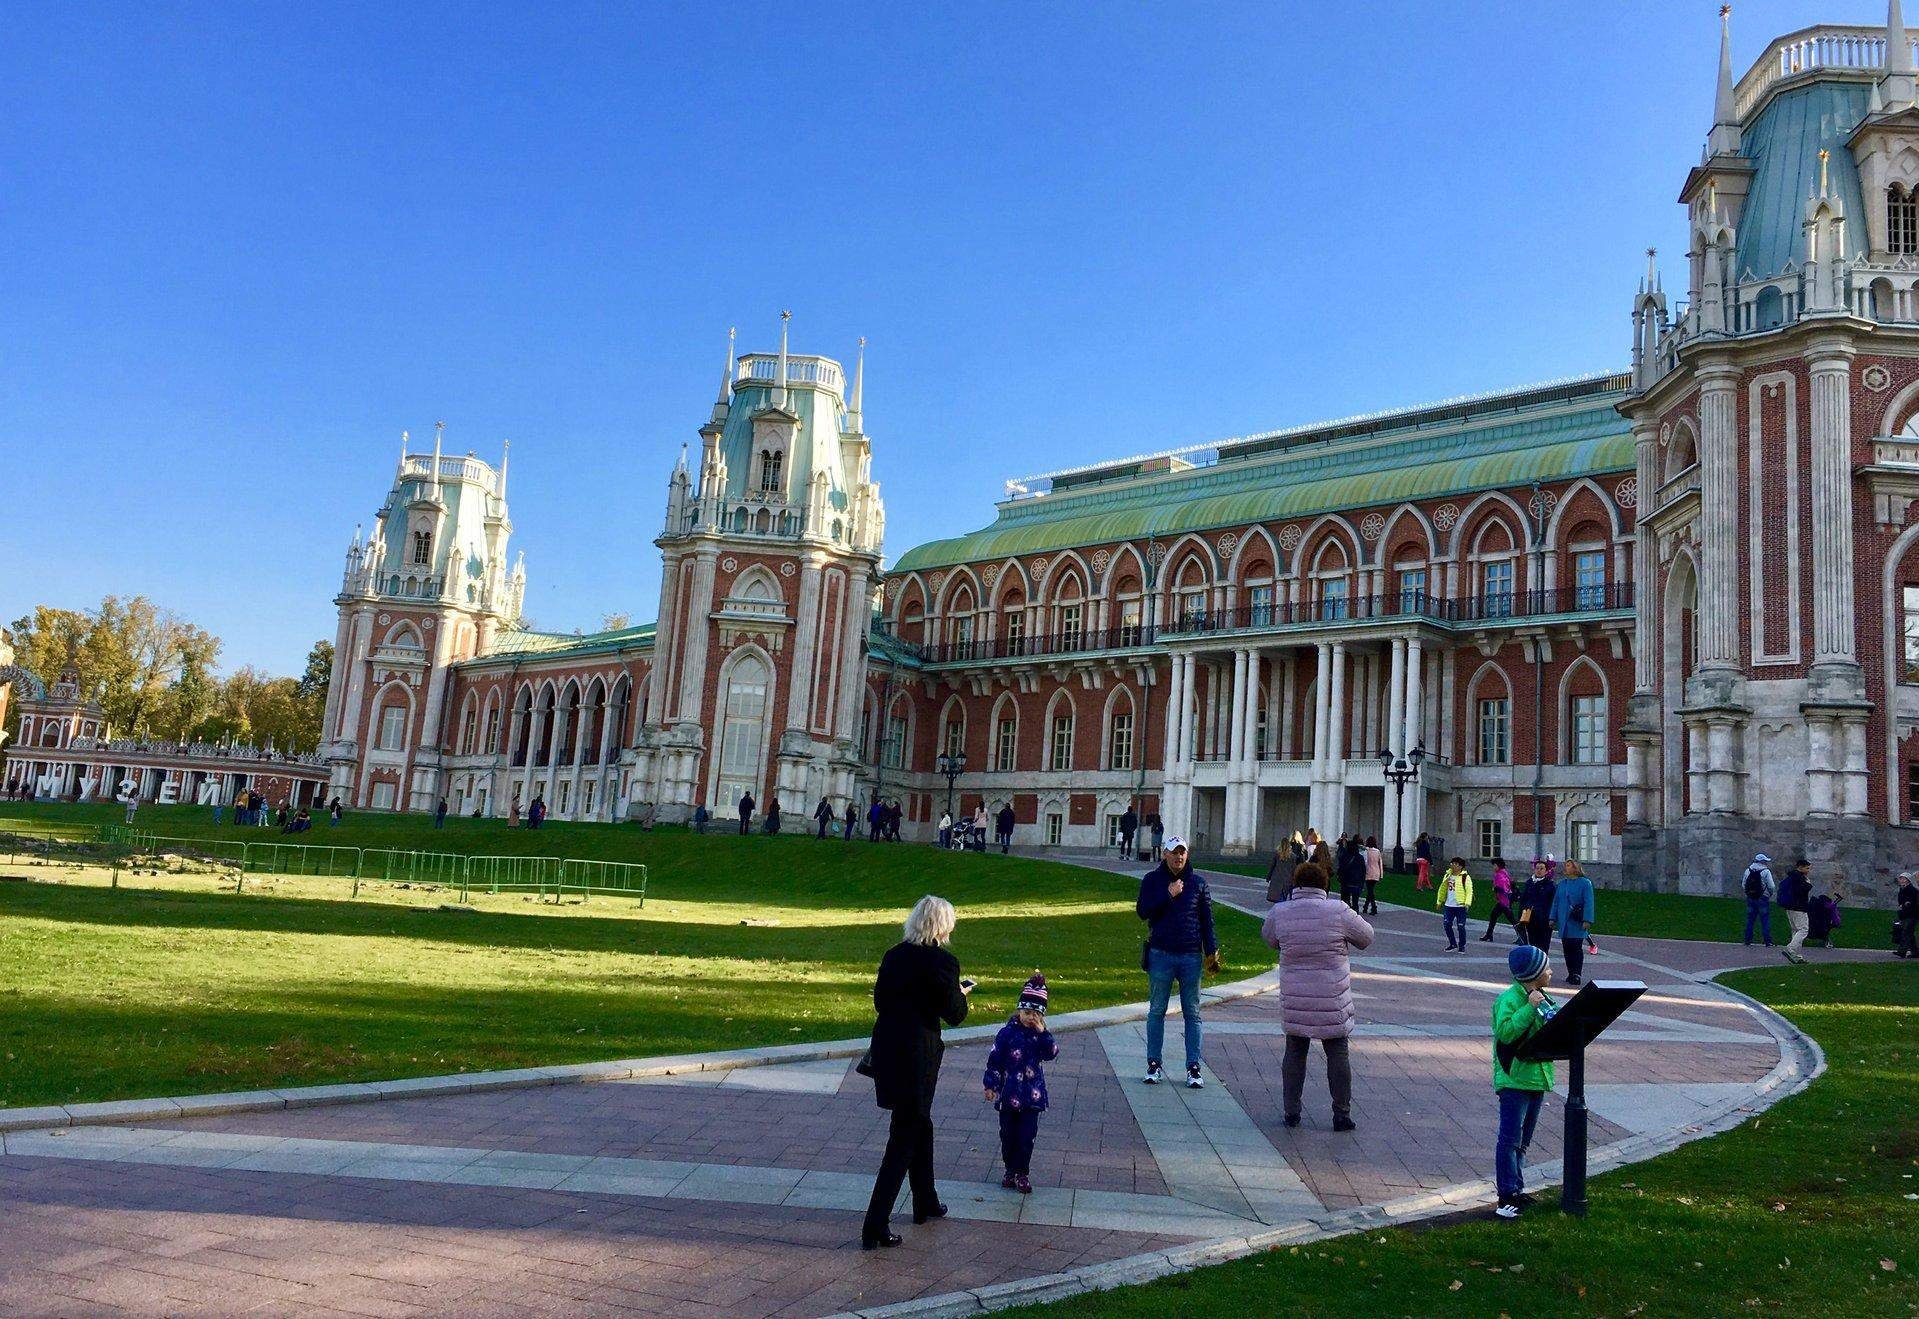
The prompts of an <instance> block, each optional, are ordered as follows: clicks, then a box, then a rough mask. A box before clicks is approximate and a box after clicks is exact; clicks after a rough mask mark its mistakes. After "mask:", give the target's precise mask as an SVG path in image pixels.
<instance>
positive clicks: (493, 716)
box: [482, 710, 500, 754]
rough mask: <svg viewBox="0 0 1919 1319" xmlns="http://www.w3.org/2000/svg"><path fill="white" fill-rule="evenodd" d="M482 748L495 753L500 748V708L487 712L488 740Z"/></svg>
mask: <svg viewBox="0 0 1919 1319" xmlns="http://www.w3.org/2000/svg"><path fill="white" fill-rule="evenodd" d="M482 750H485V751H487V752H489V753H494V754H497V753H498V752H499V750H500V712H499V711H498V710H488V711H487V712H486V742H485V744H484V745H483V747H482Z"/></svg>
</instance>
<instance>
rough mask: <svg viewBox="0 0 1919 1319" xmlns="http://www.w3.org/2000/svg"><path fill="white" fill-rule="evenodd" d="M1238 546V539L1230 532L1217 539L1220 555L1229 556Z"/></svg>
mask: <svg viewBox="0 0 1919 1319" xmlns="http://www.w3.org/2000/svg"><path fill="white" fill-rule="evenodd" d="M1238 546H1239V537H1238V536H1235V535H1234V534H1233V533H1232V532H1230V531H1229V532H1227V533H1226V534H1225V535H1224V536H1221V537H1220V538H1219V552H1220V553H1221V554H1222V555H1226V554H1231V553H1232V552H1233V551H1234V550H1235V549H1236V548H1238Z"/></svg>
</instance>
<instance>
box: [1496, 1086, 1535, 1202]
mask: <svg viewBox="0 0 1919 1319" xmlns="http://www.w3.org/2000/svg"><path fill="white" fill-rule="evenodd" d="M1494 1093H1496V1094H1497V1095H1498V1096H1499V1143H1498V1145H1497V1146H1495V1147H1494V1149H1493V1180H1494V1182H1496V1183H1497V1184H1498V1187H1499V1198H1500V1200H1501V1201H1506V1200H1510V1199H1512V1198H1513V1197H1514V1196H1516V1195H1518V1194H1519V1193H1520V1192H1521V1191H1523V1190H1524V1189H1525V1188H1526V1183H1525V1174H1524V1172H1523V1171H1522V1168H1521V1165H1522V1161H1523V1160H1524V1159H1525V1157H1526V1148H1527V1146H1529V1145H1531V1144H1532V1143H1533V1128H1534V1127H1535V1126H1536V1125H1538V1123H1539V1106H1540V1105H1541V1104H1542V1103H1544V1102H1545V1100H1546V1092H1545V1091H1544V1090H1498V1091H1495V1092H1494Z"/></svg>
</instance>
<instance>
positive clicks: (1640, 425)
mask: <svg viewBox="0 0 1919 1319" xmlns="http://www.w3.org/2000/svg"><path fill="white" fill-rule="evenodd" d="M1632 434H1633V449H1634V454H1635V456H1636V458H1637V461H1638V468H1637V471H1636V472H1635V474H1634V480H1635V481H1636V482H1637V484H1638V487H1639V496H1638V499H1637V501H1636V507H1635V509H1634V524H1635V526H1636V527H1637V530H1636V531H1635V532H1634V533H1633V546H1632V581H1633V691H1634V692H1635V693H1639V694H1646V695H1650V694H1651V693H1652V692H1653V691H1654V690H1655V689H1656V688H1657V687H1658V685H1659V645H1658V637H1659V619H1658V615H1657V613H1656V610H1655V606H1656V603H1657V600H1658V595H1659V593H1658V592H1657V591H1655V590H1654V589H1653V578H1654V569H1653V536H1652V532H1651V531H1650V530H1648V529H1647V528H1646V525H1645V523H1644V522H1643V521H1642V520H1641V515H1643V514H1645V513H1647V512H1650V511H1651V509H1652V502H1653V493H1654V492H1655V491H1656V490H1657V489H1658V483H1659V475H1658V461H1659V427H1658V426H1657V424H1655V423H1654V422H1653V421H1652V420H1651V419H1647V420H1644V421H1640V422H1637V423H1636V424H1635V425H1634V426H1633V432H1632Z"/></svg>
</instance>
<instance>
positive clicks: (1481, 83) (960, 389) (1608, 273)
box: [0, 0, 1884, 671]
mask: <svg viewBox="0 0 1919 1319" xmlns="http://www.w3.org/2000/svg"><path fill="white" fill-rule="evenodd" d="M536 10H538V11H539V12H535V11H536ZM1716 10H1717V5H1716V4H1715V3H1710V2H1709V0H1655V2H1648V3H1607V4H1589V3H1570V2H1561V3H1553V2H1551V0H1531V2H1530V3H1524V4H1503V5H1495V4H1486V3H1482V4H1473V5H1467V4H1441V3H1434V4H1395V3H1382V4H1368V5H1352V4H1335V3H1311V4H1283V5H1282V4H1277V3H1269V4H1262V5H1249V6H1244V7H1232V6H1228V5H1206V6H1178V5H1155V6H1146V5H1131V6H1129V5H1121V4H1091V3H1088V4H1064V5H1057V6H1035V5H1028V4H1013V5H1006V6H1003V7H999V6H986V5H975V4H962V5H950V6H934V5H871V4H849V5H803V6H802V5H733V6H722V5H709V4H700V5H692V4H689V5H686V6H683V7H668V6H665V5H657V6H656V5H639V4H632V5H612V4H607V5H584V4H559V5H550V6H542V7H528V6H521V5H487V4H480V3H461V4H449V5H440V6H435V5H426V4H408V5H394V4H383V5H376V4H367V5H361V6H352V7H348V6H343V5H334V4H327V5H313V6H294V5H250V4H249V5H238V4H236V5H232V6H211V7H184V6H181V7H176V6H144V7H141V6H133V5H127V4H112V5H103V6H99V7H89V6H86V5H82V4H79V3H59V4H53V3H47V4H41V5H39V6H36V7H33V8H28V7H25V6H22V7H17V8H14V9H12V10H11V11H10V12H9V15H8V21H7V29H8V30H7V33H6V36H5V39H4V41H3V42H0V85H4V86H5V87H6V89H7V95H6V101H7V106H8V109H7V113H6V114H5V115H0V620H10V619H12V618H14V617H17V616H18V615H19V614H21V613H23V612H25V611H26V610H27V609H28V608H30V607H31V606H33V605H35V604H38V603H50V604H59V605H68V606H74V607H82V606H86V605H88V604H91V603H93V602H95V601H97V600H98V598H99V597H100V596H101V595H102V594H103V593H105V592H109V591H116V592H122V593H129V594H131V593H135V592H143V593H145V594H147V595H149V596H151V597H153V598H154V599H155V600H156V601H159V602H160V603H162V604H164V605H167V606H169V607H171V608H173V609H176V610H178V611H180V612H181V613H183V614H186V615H187V616H189V617H191V618H192V619H194V620H195V621H197V622H199V623H201V624H203V625H205V626H207V627H210V628H212V629H213V630H214V631H216V632H217V633H218V634H220V635H221V636H222V637H224V638H225V639H226V643H227V648H226V652H225V661H226V663H227V664H228V665H236V664H241V663H253V664H259V665H263V666H266V667H269V668H272V669H275V670H281V671H293V670H297V666H298V664H299V662H300V660H301V658H302V656H303V655H304V653H305V651H306V649H307V647H308V646H309V645H311V643H312V642H313V641H314V640H316V639H318V638H320V637H322V636H326V637H331V636H332V634H333V628H334V612H333V607H332V603H331V601H332V596H333V593H334V592H335V591H336V590H337V588H338V585H339V576H340V569H341V563H342V559H341V556H342V553H343V551H344V549H345V547H346V544H347V541H348V538H349V537H350V536H351V534H352V532H353V527H354V524H355V523H356V522H367V521H370V519H371V515H372V512H373V510H374V509H375V508H376V507H377V505H378V503H379V501H380V500H381V498H382V497H383V496H384V494H385V492H386V490H387V488H388V486H389V484H390V481H391V478H392V475H393V464H394V459H395V456H396V454H397V452H398V447H399V433H400V431H401V430H403V429H407V430H411V431H412V433H413V435H414V437H415V440H416V442H418V441H419V440H420V438H421V437H429V438H428V442H429V443H430V436H431V434H432V428H433V423H434V422H435V421H436V420H443V421H445V422H446V425H447V445H448V449H449V450H450V451H451V452H455V453H458V452H464V451H466V450H467V449H474V450H476V451H477V452H478V453H480V454H481V455H482V456H485V457H488V458H494V459H497V456H498V453H499V449H500V443H501V441H502V440H504V439H508V438H510V439H511V440H512V441H513V465H512V488H511V491H510V494H511V503H512V513H513V521H514V526H515V533H514V544H515V546H516V547H517V548H520V549H524V550H525V551H526V558H527V571H528V582H529V585H528V604H527V608H528V612H529V614H530V615H531V616H532V617H533V619H534V620H535V621H536V623H537V624H538V625H539V626H541V627H545V628H551V629H556V630H559V629H568V630H570V629H571V628H573V627H576V626H578V627H585V628H588V629H591V628H593V627H595V626H597V625H598V623H599V620H600V617H601V615H602V614H604V613H607V612H611V611H616V610H617V611H625V612H627V613H629V614H631V615H632V616H633V618H634V620H635V621H642V620H645V619H649V618H651V617H652V615H653V612H654V610H655V607H656V604H657V598H658V589H659V588H658V577H659V560H658V553H657V551H656V549H655V548H654V546H653V544H652V538H653V536H654V535H655V534H656V533H657V532H658V530H659V526H660V521H661V516H662V513H663V510H664V501H665V493H666V478H667V474H668V472H669V470H670V468H671V466H672V462H673V458H674V456H675V455H676V454H677V453H678V451H679V449H680V446H681V444H683V443H685V442H688V441H695V443H697V441H696V437H695V434H694V432H695V431H696V429H697V428H698V427H699V425H700V424H701V423H702V422H703V421H704V420H705V419H706V415H707V410H708V408H709V406H710V403H711V398H712V395H713V393H714V389H715V386H716V384H717V381H718V376H719V370H720V358H721V353H722V350H723V347H724V336H725V332H726V328H727V327H728V326H729V325H738V326H739V327H740V346H741V348H742V349H750V350H762V349H766V348H769V347H771V346H772V345H773V344H774V343H775V342H776V338H777V330H776V324H777V321H776V317H777V314H778V312H779V310H780V309H782V308H790V309H791V310H792V312H793V334H794V349H795V351H798V352H817V353H824V354H827V355H829V356H836V357H840V358H842V360H847V361H850V359H851V355H852V351H853V345H854V341H855V340H856V338H857V337H858V336H860V335H865V336H867V338H868V341H869V348H868V358H867V389H866V421H867V429H868V431H869V432H870V433H871V434H872V436H873V438H874V470H875V472H876V474H877V476H878V478H879V480H880V482H881V489H882V493H883V495H884V497H885V500H886V505H887V541H888V549H889V552H890V553H891V554H892V555H897V554H899V553H901V552H902V551H904V550H905V549H906V548H908V547H909V546H911V545H913V544H915V543H917V542H919V541H922V540H926V539H931V538H934V537H938V536H944V535H953V534H957V533H959V532H962V531H967V530H971V529H973V528H975V527H978V526H982V525H984V524H985V523H987V522H988V521H990V520H991V517H992V511H993V502H994V500H995V499H997V498H998V497H999V495H1000V493H1001V490H1002V482H1003V481H1004V479H1005V478H1007V477H1009V476H1018V475H1023V474H1027V473H1030V472H1034V471H1039V470H1044V469H1047V468H1052V467H1058V466H1065V465H1069V464H1073V463H1078V462H1085V461H1090V460H1093V459H1097V458H1101V457H1112V456H1118V455H1122V454H1126V453H1133V452H1139V451H1144V450H1151V449H1158V448H1164V447H1168V446H1171V445H1176V444H1185V443H1195V442H1200V441H1205V440H1210V439H1215V438H1219V437H1222V436H1230V435H1238V434H1244V433H1246V432H1249V431H1254V430H1263V429H1268V428H1272V427H1276V426H1282V425H1290V424H1294V423H1300V422H1307V421H1313V420H1318V419H1321V418H1325V417H1332V416H1339V415H1344V414H1348V413H1353V412H1361V411H1370V410H1373V409H1377V408H1382V407H1392V406H1396V405H1403V404H1410V403H1417V402H1423V401H1427V400H1431V399H1435V398H1440V397H1445V396H1449V395H1453V394H1458V393H1463V392H1468V391H1475V390H1482V389H1490V388H1497V387H1502V386H1507V385H1514V384H1521V383H1526V382H1531V381H1536V380H1541V379H1546V378H1550V377H1555V376H1561V375H1568V374H1574V373H1580V372H1586V371H1591V370H1601V369H1616V368H1619V367H1621V366H1623V365H1624V363H1625V361H1626V357H1627V354H1628V351H1629V323H1628V311H1629V303H1630V298H1631V295H1632V292H1633V287H1634V283H1635V281H1636V280H1637V278H1638V276H1639V273H1640V271H1641V270H1642V268H1643V266H1644V256H1643V251H1644V249H1645V247H1646V246H1647V245H1648V244H1649V243H1657V244H1658V245H1659V246H1660V248H1661V249H1662V251H1663V252H1668V253H1670V254H1671V255H1672V257H1673V259H1671V260H1668V261H1666V262H1665V263H1664V264H1665V267H1666V270H1667V285H1668V289H1669V291H1676V292H1679V293H1681V294H1683V283H1684V278H1683V273H1682V264H1683V263H1682V261H1681V260H1680V259H1678V258H1679V254H1680V253H1681V252H1682V251H1683V248H1684V241H1685V235H1684V223H1683V215H1682V213H1681V211H1680V208H1679V207H1678V206H1677V205H1676V204H1675V202H1674V198H1675V196H1676V195H1677V193H1678V190H1679V186H1680V183H1681V181H1682V180H1683V179H1684V177H1685V173H1686V170H1687V168H1688V167H1689V166H1690V165H1691V164H1693V163H1695V162H1696V161H1697V159H1698V156H1699V149H1700V145H1701V143H1702V142H1703V141H1704V138H1705V133H1706V130H1707V128H1708V126H1709V120H1710V118H1711V105H1712V90H1713V81H1712V80H1713V72H1714V65H1715V61H1716V58H1717V42H1718V21H1717V19H1716V17H1715V14H1716ZM1821 21H1825V22H1883V21H1884V8H1883V6H1880V5H1877V4H1872V3H1865V4H1862V3H1859V0H1847V2H1846V3H1837V2H1836V0H1835V2H1834V3H1824V4H1818V5H1814V4H1810V3H1786V2H1785V0H1771V2H1769V3H1762V2H1760V0H1746V2H1745V3H1741V4H1740V5H1739V6H1738V7H1737V10H1736V12H1735V13H1734V15H1733V23H1734V65H1735V75H1737V74H1738V73H1742V72H1743V71H1744V70H1745V68H1746V66H1747V65H1748V64H1749V63H1750V62H1751V61H1752V60H1753V59H1754V58H1755V57H1756V56H1757V54H1758V53H1759V51H1760V50H1761V49H1762V48H1763V46H1764V45H1765V43H1766V42H1767V41H1768V40H1770V39H1771V38H1772V37H1773V36H1776V35H1779V34H1782V33H1784V32H1786V31H1789V30H1791V29H1793V28H1796V27H1801V26H1805V25H1807V24H1810V23H1814V22H1821Z"/></svg>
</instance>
